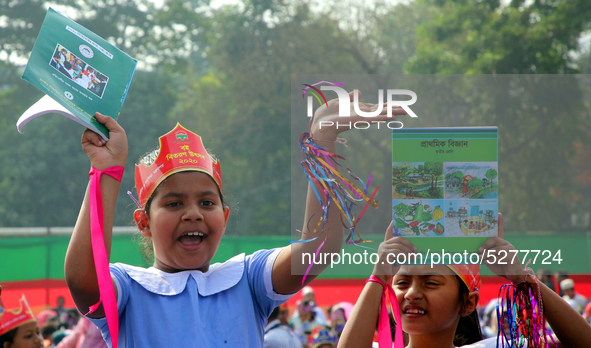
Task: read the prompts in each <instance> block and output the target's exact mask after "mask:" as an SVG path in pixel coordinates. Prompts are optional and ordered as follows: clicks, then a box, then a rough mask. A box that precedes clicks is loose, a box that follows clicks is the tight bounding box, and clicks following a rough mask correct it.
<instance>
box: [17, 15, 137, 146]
mask: <svg viewBox="0 0 591 348" xmlns="http://www.w3.org/2000/svg"><path fill="white" fill-rule="evenodd" d="M136 64H137V61H136V60H135V59H133V58H131V57H129V56H128V55H127V54H125V53H124V52H122V51H120V50H119V49H118V48H116V47H115V46H113V45H111V44H110V43H108V42H107V41H105V40H104V39H102V38H101V37H99V36H98V35H96V34H94V33H93V32H91V31H90V30H88V29H86V28H84V27H82V26H81V25H79V24H78V23H76V22H74V21H72V20H70V19H68V18H66V17H64V16H62V15H61V14H59V13H58V12H56V11H55V10H53V9H52V8H50V9H49V10H48V12H47V15H46V16H45V19H44V21H43V25H42V26H41V29H40V31H39V36H38V37H37V40H36V41H35V46H34V47H33V51H32V52H31V57H30V58H29V62H28V64H27V67H26V69H25V72H24V73H23V79H25V80H27V81H28V82H30V83H31V84H33V85H34V86H35V87H37V88H39V89H40V90H41V91H42V92H43V93H45V94H47V95H48V96H50V97H51V98H53V99H54V100H55V101H57V102H59V103H60V104H61V105H63V106H64V107H65V108H66V109H67V110H68V111H69V112H70V113H71V114H72V116H73V117H70V116H69V117H70V118H72V119H73V120H75V121H77V122H78V123H81V124H83V125H85V126H86V127H88V128H90V129H92V130H94V131H96V132H97V133H99V134H101V136H102V137H103V138H105V139H107V138H108V131H107V130H106V128H105V127H104V126H103V125H102V124H100V123H99V122H97V121H96V119H95V118H94V114H95V112H100V113H101V114H103V115H107V116H110V117H113V118H117V116H118V115H119V111H120V110H121V107H122V106H123V102H124V101H125V97H126V95H127V91H128V89H129V85H130V84H131V80H132V78H133V74H134V72H135V68H136ZM42 114H43V112H37V113H32V114H31V113H29V116H28V118H27V119H24V120H22V117H21V119H19V122H18V123H17V127H18V128H19V131H21V130H22V127H23V126H24V125H25V124H26V123H27V122H29V121H30V120H31V119H33V118H35V117H38V116H40V115H42Z"/></svg>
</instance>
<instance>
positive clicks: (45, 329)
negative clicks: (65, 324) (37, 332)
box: [41, 325, 57, 340]
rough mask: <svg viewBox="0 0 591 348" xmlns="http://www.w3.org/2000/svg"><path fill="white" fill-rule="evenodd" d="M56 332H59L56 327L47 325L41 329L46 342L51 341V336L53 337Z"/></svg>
mask: <svg viewBox="0 0 591 348" xmlns="http://www.w3.org/2000/svg"><path fill="white" fill-rule="evenodd" d="M56 331H57V328H56V327H55V326H53V325H45V326H43V328H42V329H41V336H42V337H43V339H44V340H46V339H51V335H53V333H54V332H56Z"/></svg>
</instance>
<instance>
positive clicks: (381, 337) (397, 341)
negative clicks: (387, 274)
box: [366, 275, 404, 348]
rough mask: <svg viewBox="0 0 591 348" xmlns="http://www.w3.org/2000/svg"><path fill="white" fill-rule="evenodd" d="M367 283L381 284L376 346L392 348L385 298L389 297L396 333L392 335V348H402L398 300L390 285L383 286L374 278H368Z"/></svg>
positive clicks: (402, 340) (402, 338) (402, 339)
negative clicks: (382, 288)
mask: <svg viewBox="0 0 591 348" xmlns="http://www.w3.org/2000/svg"><path fill="white" fill-rule="evenodd" d="M367 282H376V283H380V284H382V286H383V287H384V291H383V292H382V303H381V304H380V314H379V315H380V317H379V318H378V319H379V321H378V345H379V347H380V348H390V347H392V331H391V329H390V319H389V317H388V306H387V302H386V297H387V296H388V295H389V296H390V305H391V306H392V314H393V315H394V320H395V321H396V333H395V334H394V347H393V348H404V337H403V336H402V335H403V334H402V320H401V319H400V307H399V306H398V300H397V299H396V295H395V294H394V289H392V287H391V286H390V285H386V284H384V283H383V282H382V281H381V280H379V279H378V278H377V277H376V276H373V275H372V276H370V277H369V279H368V280H367V281H366V283H367Z"/></svg>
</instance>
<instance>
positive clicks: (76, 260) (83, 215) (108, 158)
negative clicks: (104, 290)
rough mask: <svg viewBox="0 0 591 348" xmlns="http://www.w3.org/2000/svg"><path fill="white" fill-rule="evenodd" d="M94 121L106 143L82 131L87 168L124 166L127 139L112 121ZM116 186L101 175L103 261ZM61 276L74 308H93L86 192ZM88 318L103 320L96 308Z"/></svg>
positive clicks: (94, 296) (108, 248)
mask: <svg viewBox="0 0 591 348" xmlns="http://www.w3.org/2000/svg"><path fill="white" fill-rule="evenodd" d="M96 118H97V120H98V121H99V122H100V123H103V124H104V125H105V126H106V127H107V129H109V136H110V139H109V141H108V142H105V141H104V140H103V139H102V138H101V137H100V136H99V135H98V134H96V133H94V132H92V131H90V130H88V129H87V130H86V131H85V132H84V134H83V135H82V149H83V150H84V152H85V153H86V154H87V155H88V158H89V159H90V163H91V165H92V166H93V167H94V168H96V169H98V170H105V169H107V168H109V167H113V166H125V161H126V160H127V136H126V135H125V131H124V130H123V128H121V126H119V124H118V123H117V122H116V121H115V120H114V119H112V118H110V117H107V116H103V115H101V114H99V113H97V114H96ZM119 186H120V182H119V181H117V180H116V179H114V178H112V177H111V176H109V175H102V176H101V179H100V187H101V192H102V198H103V217H104V220H103V221H104V226H103V228H104V232H105V247H106V251H107V257H109V255H110V253H111V233H112V228H113V216H114V214H115V202H116V200H117V194H118V192H119ZM64 268H65V276H66V282H67V283H68V288H69V289H70V292H71V294H72V297H73V298H74V302H75V303H76V306H77V307H78V308H79V309H80V310H81V311H82V312H84V313H85V312H87V311H88V308H89V307H90V306H92V305H94V304H96V303H97V302H98V301H99V299H100V295H99V287H98V282H97V276H96V271H95V265H94V258H93V252H92V243H91V235H90V204H89V189H88V188H87V190H86V193H85V195H84V201H83V202H82V207H81V208H80V213H79V215H78V220H77V221H76V226H75V227H74V233H73V234H72V238H71V239H70V244H69V245H68V251H67V252H66V261H65V267H64ZM115 291H117V289H116V288H115ZM89 316H90V317H92V318H101V317H104V316H105V315H104V311H103V307H102V306H100V307H99V308H98V309H97V310H96V311H95V312H93V313H92V314H91V315H89Z"/></svg>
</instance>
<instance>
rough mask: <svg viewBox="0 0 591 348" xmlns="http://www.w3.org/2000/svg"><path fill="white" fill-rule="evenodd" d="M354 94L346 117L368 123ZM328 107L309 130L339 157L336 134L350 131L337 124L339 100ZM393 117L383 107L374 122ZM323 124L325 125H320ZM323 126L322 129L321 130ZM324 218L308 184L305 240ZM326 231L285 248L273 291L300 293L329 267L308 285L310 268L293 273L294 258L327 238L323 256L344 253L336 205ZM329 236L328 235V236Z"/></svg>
mask: <svg viewBox="0 0 591 348" xmlns="http://www.w3.org/2000/svg"><path fill="white" fill-rule="evenodd" d="M353 93H354V92H351V93H349V99H350V101H351V106H350V111H351V112H350V114H351V116H350V117H348V118H347V123H349V122H351V123H352V124H354V123H355V122H356V121H362V120H363V121H367V117H362V116H359V115H358V114H357V113H356V112H355V110H354V107H353V103H352V101H353ZM327 105H328V107H326V106H325V105H322V106H321V107H320V108H318V109H317V110H316V112H315V113H314V121H313V124H312V126H311V129H310V133H311V134H312V137H313V139H312V141H314V143H316V144H317V145H318V146H321V147H323V148H324V149H325V150H326V151H327V152H330V153H333V154H336V152H337V151H336V146H335V141H336V140H337V135H338V134H339V133H341V132H344V131H346V130H347V128H345V127H343V125H342V123H343V122H342V119H340V120H341V125H339V127H337V124H338V123H337V122H338V121H339V101H338V99H333V100H330V101H329V102H328V103H327ZM378 107H379V105H376V104H367V103H359V108H360V110H361V111H363V112H369V111H375V110H377V109H378ZM404 114H406V112H405V111H404V110H403V109H402V108H399V107H397V108H394V109H392V115H404ZM392 120H393V117H387V105H386V104H384V105H383V107H382V112H381V113H380V115H378V116H375V117H373V118H372V119H371V121H392ZM321 122H322V123H321ZM321 125H322V127H321ZM323 215H324V212H323V210H322V207H321V206H320V204H319V202H318V200H317V199H316V196H315V195H314V191H313V190H312V188H311V187H310V186H309V185H308V192H307V197H306V212H305V215H304V224H303V225H304V227H303V228H302V231H304V232H305V233H304V234H303V236H302V239H311V238H313V237H314V236H311V235H310V231H308V226H309V228H310V229H314V228H315V227H316V226H318V223H319V221H320V218H321V217H322V216H323ZM325 225H326V230H325V232H324V233H322V234H317V235H319V237H318V238H317V239H316V240H314V241H312V242H307V243H294V244H291V245H290V246H288V247H287V248H285V249H284V250H283V251H282V252H281V253H280V254H279V255H278V256H277V259H276V260H275V264H274V266H273V288H274V290H275V292H277V293H279V294H293V293H296V292H297V291H299V290H300V289H301V288H302V287H303V286H304V285H305V284H308V283H309V282H310V281H312V280H313V279H314V278H316V275H317V274H319V273H320V272H322V271H323V270H324V269H325V268H326V267H327V266H328V265H327V264H318V265H316V264H315V265H314V266H313V267H312V268H311V270H310V271H309V274H308V275H307V276H306V279H305V283H302V279H303V277H304V276H303V274H304V271H305V270H306V268H307V267H308V265H301V264H300V262H301V261H300V262H298V268H299V269H297V270H292V268H291V266H292V263H291V258H292V257H295V258H296V260H302V254H304V253H306V254H314V253H315V252H316V250H317V249H318V247H319V246H320V244H321V243H322V242H323V241H324V238H325V237H326V236H328V237H327V239H326V242H325V243H324V245H323V246H322V249H321V252H322V253H338V252H340V250H341V247H342V245H343V236H344V228H343V224H342V223H341V213H340V211H339V209H338V208H337V207H336V204H331V206H330V209H329V211H328V220H327V221H325ZM326 233H328V235H327V234H326Z"/></svg>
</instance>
